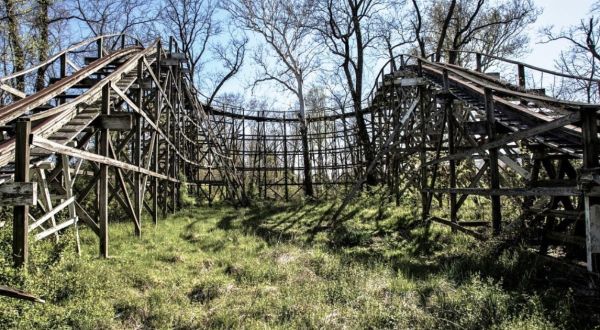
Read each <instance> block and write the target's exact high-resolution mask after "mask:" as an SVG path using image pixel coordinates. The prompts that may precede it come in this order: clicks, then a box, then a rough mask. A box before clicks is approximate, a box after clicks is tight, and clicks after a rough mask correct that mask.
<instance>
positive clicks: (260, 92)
mask: <svg viewBox="0 0 600 330" xmlns="http://www.w3.org/2000/svg"><path fill="white" fill-rule="evenodd" d="M534 2H535V3H536V5H537V6H538V7H540V8H542V10H543V12H542V14H541V15H540V16H539V17H538V20H537V21H536V22H535V23H534V24H533V25H532V26H531V28H530V29H529V37H530V45H529V48H530V52H528V53H527V55H525V56H524V57H522V58H518V59H517V60H520V61H523V62H525V63H528V64H532V65H535V66H538V67H542V68H545V69H554V61H555V59H557V58H558V56H559V54H560V52H561V50H566V49H567V48H568V46H569V44H568V42H566V41H561V40H559V41H554V42H551V43H546V44H543V43H540V41H541V40H542V39H543V37H542V36H540V33H539V31H540V30H541V29H542V28H544V27H546V26H549V25H553V26H554V28H555V30H556V31H558V30H560V29H563V28H568V27H569V26H572V25H575V24H578V23H579V22H580V20H581V19H583V18H586V17H589V15H588V14H589V10H590V7H591V5H592V4H593V2H594V0H534ZM250 51H251V50H250ZM251 62H252V60H251V59H249V58H248V59H247V60H246V64H245V66H244V67H243V68H242V70H241V71H240V73H239V74H238V76H237V77H236V78H234V79H232V80H231V81H230V82H228V83H227V84H226V85H225V86H224V88H223V89H222V91H221V93H223V92H228V93H242V94H244V95H245V96H246V97H252V96H255V97H258V98H261V99H270V100H271V103H273V105H274V106H275V107H276V108H279V109H285V108H291V107H293V105H294V104H295V98H294V97H292V95H289V93H285V92H284V91H282V90H281V89H279V88H276V90H274V88H273V87H274V86H273V85H270V84H265V85H260V86H258V87H257V88H255V90H254V92H253V93H252V92H250V85H251V84H252V81H253V79H254V78H255V77H256V75H255V72H256V71H255V70H256V68H254V67H253V66H252V65H251ZM384 62H385V61H384V60H382V61H378V63H377V64H375V67H374V70H373V72H375V73H377V72H379V70H380V69H381V67H380V66H381V65H382V64H383V63H384ZM379 63H381V64H379ZM372 79H373V77H371V76H370V75H368V76H367V77H365V88H366V89H367V90H370V88H371V87H372V83H373V82H372V81H371V80H372Z"/></svg>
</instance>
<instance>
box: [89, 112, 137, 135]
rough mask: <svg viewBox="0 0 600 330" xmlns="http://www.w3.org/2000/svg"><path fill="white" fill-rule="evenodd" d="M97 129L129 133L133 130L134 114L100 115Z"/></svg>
mask: <svg viewBox="0 0 600 330" xmlns="http://www.w3.org/2000/svg"><path fill="white" fill-rule="evenodd" d="M96 127H98V128H106V129H110V130H115V131H129V130H131V129H132V128H133V114H131V113H113V114H110V115H104V114H103V115H100V116H99V117H98V119H97V122H96Z"/></svg>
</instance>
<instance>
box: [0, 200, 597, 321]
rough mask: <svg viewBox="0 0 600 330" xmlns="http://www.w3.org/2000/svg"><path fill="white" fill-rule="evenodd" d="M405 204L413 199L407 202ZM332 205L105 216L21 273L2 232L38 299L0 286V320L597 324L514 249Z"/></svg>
mask: <svg viewBox="0 0 600 330" xmlns="http://www.w3.org/2000/svg"><path fill="white" fill-rule="evenodd" d="M409 203H410V202H409ZM332 212H333V208H332V204H330V203H322V204H316V203H306V204H302V205H300V204H274V203H269V204H261V205H256V206H254V207H252V208H248V209H234V208H232V207H228V206H222V205H221V206H214V207H212V208H207V207H204V208H195V209H190V210H186V211H182V212H179V213H178V214H176V215H174V216H171V217H170V218H168V219H165V220H161V221H160V223H159V225H158V226H157V227H156V228H154V227H153V226H152V225H151V224H150V223H148V222H147V223H146V224H145V226H144V228H145V231H144V232H143V238H141V239H136V238H134V237H133V235H132V232H133V228H132V225H131V224H127V223H115V224H111V228H110V230H111V231H110V235H111V245H110V253H111V255H113V256H114V257H112V258H110V259H108V260H103V259H99V258H97V257H96V254H97V239H96V238H95V237H94V235H93V234H92V233H90V232H89V231H87V230H84V231H83V233H82V243H83V256H82V257H77V256H76V254H75V253H74V245H73V243H72V241H73V239H72V237H69V234H67V235H66V237H63V239H62V240H61V243H60V244H58V245H56V244H54V243H52V242H43V243H35V244H33V245H32V246H33V251H32V259H33V260H32V263H31V266H30V267H29V269H28V271H27V273H26V274H23V273H21V272H16V271H14V270H13V269H12V268H11V267H10V264H9V259H8V256H9V251H10V250H9V244H10V241H9V239H8V237H9V233H10V228H4V229H3V230H2V231H1V235H2V240H0V244H2V245H1V246H0V249H1V250H2V257H3V258H4V259H2V260H1V261H0V262H1V267H2V269H1V272H0V284H5V285H11V286H15V287H19V288H23V289H25V290H28V291H31V292H33V293H35V294H37V295H39V296H41V297H42V298H43V299H45V300H46V301H47V303H46V304H44V305H40V304H32V303H28V302H23V301H18V300H12V299H8V298H3V297H0V327H1V328H15V329H30V328H81V329H92V328H93V329H96V328H112V329H121V328H131V329H139V328H180V329H191V328H240V327H245V328H282V329H284V328H286V329H287V328H302V329H304V328H328V329H329V328H401V329H405V328H411V329H412V328H416V329H481V328H498V329H507V328H509V329H510V328H512V329H550V328H573V329H575V328H586V327H592V326H594V325H596V324H598V313H597V307H596V309H594V307H591V308H589V309H585V306H584V307H582V306H580V305H578V304H576V303H575V302H574V300H575V299H574V297H575V294H576V293H575V292H573V290H571V289H569V285H559V286H554V285H551V283H549V282H548V281H547V274H548V272H551V271H553V270H552V269H551V268H549V266H548V265H545V264H543V262H542V261H540V260H539V259H538V258H536V257H535V256H534V255H532V254H530V253H528V252H527V251H526V250H524V249H520V248H518V247H517V248H512V249H508V250H502V251H500V252H499V251H498V250H497V249H495V248H494V246H491V245H490V246H486V245H482V244H480V243H477V242H475V241H474V240H472V239H471V238H470V237H466V236H463V235H460V234H454V235H451V234H450V232H449V231H448V230H447V229H446V228H443V227H440V226H437V225H433V226H423V224H421V223H419V222H418V221H416V220H415V219H417V214H418V210H417V209H416V207H411V205H410V204H409V205H406V206H405V207H402V208H395V207H392V206H390V205H388V204H387V203H379V202H378V201H374V200H373V199H372V198H361V199H359V200H358V201H357V202H356V203H354V204H353V205H352V206H351V207H350V208H349V209H348V210H347V212H345V215H344V217H343V218H342V222H340V223H339V225H337V226H332V224H331V223H330V222H329V221H327V219H328V216H329V215H330V214H331V213H332Z"/></svg>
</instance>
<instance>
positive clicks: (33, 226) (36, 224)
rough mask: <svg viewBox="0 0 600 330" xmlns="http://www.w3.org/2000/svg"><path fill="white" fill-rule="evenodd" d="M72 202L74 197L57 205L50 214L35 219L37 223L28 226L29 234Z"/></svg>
mask: <svg viewBox="0 0 600 330" xmlns="http://www.w3.org/2000/svg"><path fill="white" fill-rule="evenodd" d="M74 201H75V197H71V198H69V199H67V200H65V201H64V202H62V203H60V204H59V205H57V206H56V207H55V208H53V209H52V210H51V211H50V212H48V213H46V214H44V215H43V216H42V217H41V218H39V219H37V221H35V222H34V223H32V224H31V225H29V232H32V231H33V230H34V229H36V228H37V227H39V226H40V225H42V224H43V223H44V222H46V221H48V220H50V219H51V218H52V217H53V216H55V215H56V214H57V213H58V212H60V211H62V210H63V209H64V208H65V207H67V206H69V205H71V204H73V202H74Z"/></svg>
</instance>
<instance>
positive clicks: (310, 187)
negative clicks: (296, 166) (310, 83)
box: [297, 79, 314, 197]
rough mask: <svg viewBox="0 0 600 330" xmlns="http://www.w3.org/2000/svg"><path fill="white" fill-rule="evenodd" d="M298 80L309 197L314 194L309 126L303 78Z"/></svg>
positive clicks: (301, 130) (305, 172) (306, 188)
mask: <svg viewBox="0 0 600 330" xmlns="http://www.w3.org/2000/svg"><path fill="white" fill-rule="evenodd" d="M297 81H298V102H299V104H300V135H302V156H303V157H302V158H304V194H305V195H306V196H308V197H313V196H314V190H313V184H312V173H311V166H310V148H309V145H308V127H307V122H306V113H305V107H306V105H305V103H304V91H303V85H302V80H301V79H297Z"/></svg>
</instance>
